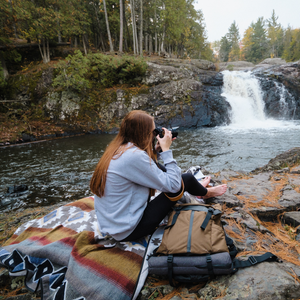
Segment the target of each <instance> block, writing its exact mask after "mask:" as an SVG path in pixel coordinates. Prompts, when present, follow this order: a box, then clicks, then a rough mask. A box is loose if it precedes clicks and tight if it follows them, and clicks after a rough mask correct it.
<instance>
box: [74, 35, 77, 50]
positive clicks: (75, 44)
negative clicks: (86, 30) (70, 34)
mask: <svg viewBox="0 0 300 300" xmlns="http://www.w3.org/2000/svg"><path fill="white" fill-rule="evenodd" d="M74 47H75V48H77V47H78V40H77V36H75V42H74Z"/></svg>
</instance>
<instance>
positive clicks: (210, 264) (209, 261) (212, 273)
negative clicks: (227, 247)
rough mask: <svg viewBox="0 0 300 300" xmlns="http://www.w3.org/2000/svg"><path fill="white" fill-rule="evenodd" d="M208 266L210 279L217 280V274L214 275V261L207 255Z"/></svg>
mask: <svg viewBox="0 0 300 300" xmlns="http://www.w3.org/2000/svg"><path fill="white" fill-rule="evenodd" d="M206 265H207V270H208V274H209V277H210V278H215V273H214V268H213V265H212V259H211V256H210V254H209V253H208V254H206Z"/></svg>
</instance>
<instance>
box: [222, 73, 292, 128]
mask: <svg viewBox="0 0 300 300" xmlns="http://www.w3.org/2000/svg"><path fill="white" fill-rule="evenodd" d="M222 73H223V75H224V86H223V93H222V96H224V97H225V98H226V100H227V101H228V102H229V103H230V105H231V108H232V111H231V124H230V125H229V126H228V127H227V129H248V130H249V129H250V130H251V129H261V128H264V129H271V128H277V129H278V128H281V129H284V128H287V127H290V126H292V127H294V126H295V124H294V122H292V121H289V120H286V118H285V117H286V116H287V115H288V104H287V103H286V101H285V95H286V94H287V93H288V91H286V90H285V88H284V86H283V85H282V84H276V86H277V88H278V90H279V93H280V105H281V111H282V117H281V118H280V119H281V120H275V119H271V118H267V117H266V115H265V113H264V101H263V93H262V90H261V88H260V85H259V81H258V79H257V78H256V77H255V76H254V75H253V74H252V73H251V72H240V71H233V72H230V71H224V72H222Z"/></svg>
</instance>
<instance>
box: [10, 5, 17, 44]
mask: <svg viewBox="0 0 300 300" xmlns="http://www.w3.org/2000/svg"><path fill="white" fill-rule="evenodd" d="M9 4H10V9H11V14H12V15H13V14H14V9H13V6H12V0H9ZM12 26H13V28H14V33H15V38H16V39H18V38H19V37H18V34H17V26H16V22H15V18H12Z"/></svg>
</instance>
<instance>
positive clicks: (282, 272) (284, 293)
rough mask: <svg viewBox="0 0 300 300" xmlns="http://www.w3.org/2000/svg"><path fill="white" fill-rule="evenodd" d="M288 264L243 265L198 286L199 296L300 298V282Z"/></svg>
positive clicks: (238, 299) (249, 299) (266, 299)
mask: <svg viewBox="0 0 300 300" xmlns="http://www.w3.org/2000/svg"><path fill="white" fill-rule="evenodd" d="M291 272H292V271H291V270H290V268H289V267H288V266H287V265H285V264H280V263H268V262H265V263H261V264H259V265H257V266H252V267H250V268H245V269H240V270H239V271H238V272H237V273H236V274H234V275H232V276H222V277H219V278H218V279H217V280H214V281H212V282H210V284H208V285H206V287H205V288H203V289H201V290H199V292H198V295H199V297H200V299H206V300H213V299H223V300H242V299H247V300H277V299H278V300H281V299H291V300H292V299H298V298H299V296H300V292H299V288H300V284H299V282H298V281H296V280H295V279H294V278H293V276H291V274H290V273H291Z"/></svg>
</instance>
